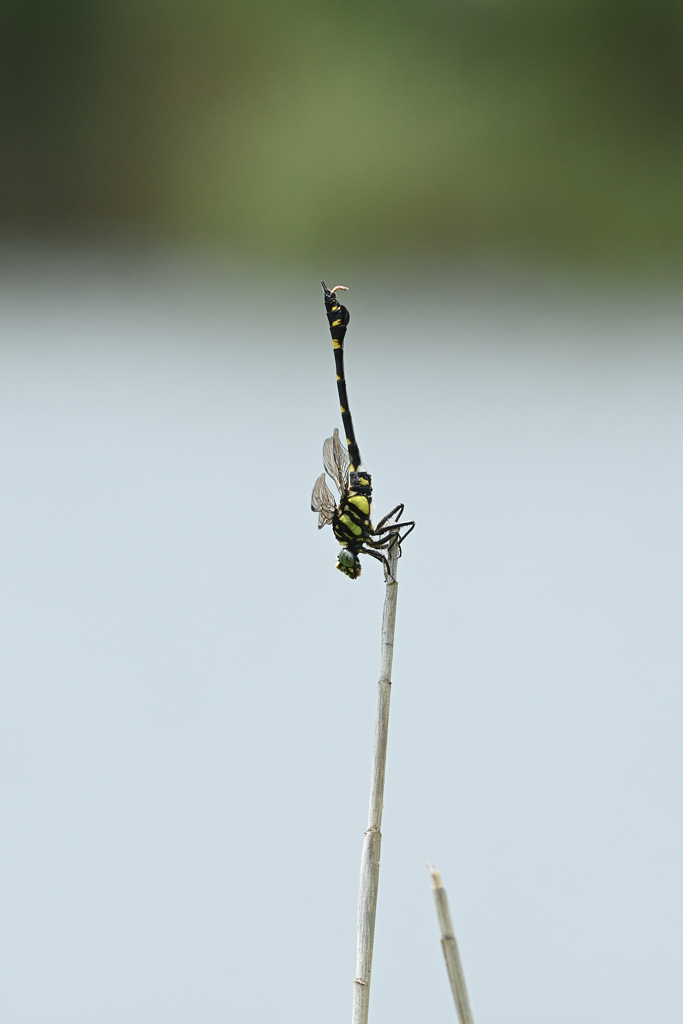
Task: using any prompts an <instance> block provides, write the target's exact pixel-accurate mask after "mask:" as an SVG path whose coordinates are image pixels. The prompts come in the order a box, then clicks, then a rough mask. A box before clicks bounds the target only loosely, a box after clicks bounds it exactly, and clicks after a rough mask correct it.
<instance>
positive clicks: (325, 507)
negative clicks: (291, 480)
mask: <svg viewBox="0 0 683 1024" xmlns="http://www.w3.org/2000/svg"><path fill="white" fill-rule="evenodd" d="M336 507H337V506H336V503H335V500H334V496H333V494H332V491H331V490H330V489H329V487H328V486H327V484H326V483H325V474H324V473H321V474H320V476H319V477H318V479H317V480H316V482H315V483H314V484H313V493H312V495H311V511H312V512H317V513H318V529H319V530H322V528H323V526H327V524H328V523H331V522H332V518H333V516H334V512H335V509H336Z"/></svg>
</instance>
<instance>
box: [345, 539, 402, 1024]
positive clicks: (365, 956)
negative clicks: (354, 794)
mask: <svg viewBox="0 0 683 1024" xmlns="http://www.w3.org/2000/svg"><path fill="white" fill-rule="evenodd" d="M387 560H388V562H389V568H390V570H391V576H389V577H388V578H387V583H386V591H385V595H384V613H383V615H382V642H381V653H380V668H379V682H378V683H377V710H376V714H375V739H374V746H373V753H372V779H371V783H370V808H369V812H368V827H367V831H366V833H365V840H364V842H363V852H362V854H361V863H360V883H359V886H358V938H357V957H356V977H355V979H354V983H353V1016H352V1021H353V1024H367V1021H368V1009H369V1005H370V975H371V973H372V951H373V945H374V939H375V916H376V913H377V889H378V886H379V856H380V848H381V845H382V833H381V831H380V829H381V827H382V808H383V806H384V776H385V770H386V763H387V736H388V731H389V701H390V699H391V665H392V660H393V655H394V627H395V624H396V600H397V598H398V583H397V581H396V565H397V562H398V544H393V545H392V547H391V550H390V551H389V552H388V554H387ZM392 577H393V579H392Z"/></svg>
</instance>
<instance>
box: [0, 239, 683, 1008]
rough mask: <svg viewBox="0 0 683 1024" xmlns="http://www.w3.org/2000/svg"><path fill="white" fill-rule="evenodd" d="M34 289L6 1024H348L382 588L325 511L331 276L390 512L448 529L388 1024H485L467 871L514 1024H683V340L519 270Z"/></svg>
mask: <svg viewBox="0 0 683 1024" xmlns="http://www.w3.org/2000/svg"><path fill="white" fill-rule="evenodd" d="M252 269H253V268H252ZM1 270H2V276H1V279H0V329H1V331H2V346H1V353H0V527H1V529H0V593H1V603H2V607H1V610H0V628H1V631H2V635H1V639H0V672H1V676H2V680H3V685H2V708H1V722H2V737H1V746H0V751H1V756H2V768H3V779H4V781H3V785H2V805H1V808H0V815H1V820H2V852H1V858H2V860H1V868H0V881H1V885H2V914H1V919H2V926H1V934H2V945H3V948H2V955H1V957H0V962H1V963H2V974H3V977H2V980H1V982H0V993H1V994H0V1015H1V1016H2V1019H3V1020H5V1021H7V1022H8V1024H95V1022H96V1024H217V1022H226V1021H248V1022H254V1024H261V1022H263V1024H266V1022H268V1024H271V1022H274V1021H278V1022H290V1021H291V1022H297V1024H319V1022H320V1021H326V1022H328V1024H337V1022H345V1021H348V1020H349V1019H350V1000H351V979H352V978H353V975H354V967H355V909H356V908H355V904H356V884H357V871H358V863H359V855H360V848H361V841H362V834H363V830H364V828H365V818H366V809H367V794H368V783H369V765H370V744H371V735H372V725H373V714H374V687H375V681H376V676H377V667H378V638H379V624H380V616H381V602H382V591H383V585H382V580H381V570H380V567H379V566H376V565H375V564H374V563H372V564H370V565H368V566H367V567H366V570H365V572H364V575H363V578H362V579H361V580H360V581H359V582H358V583H357V584H352V583H351V582H350V581H348V580H347V579H345V578H343V577H342V576H341V574H339V573H337V572H335V571H334V560H335V551H336V545H335V543H334V541H333V538H332V536H331V534H330V532H329V531H325V532H322V533H320V534H319V533H318V531H317V529H316V524H315V517H314V516H313V515H312V513H310V511H309V508H308V505H309V495H310V490H311V486H312V484H313V481H314V480H315V478H316V476H317V475H318V474H319V472H320V470H321V457H320V449H321V445H322V441H323V439H324V438H325V437H326V436H328V434H329V433H331V431H332V428H333V427H334V426H335V425H337V424H338V420H339V416H338V409H337V400H336V393H335V386H334V373H333V361H332V354H331V348H330V343H329V338H328V334H327V325H326V321H325V318H324V311H323V308H322V301H321V295H320V292H319V285H318V283H317V278H318V277H319V276H321V275H322V276H324V277H325V278H326V280H327V281H328V284H336V283H337V282H338V281H339V280H341V281H343V282H344V283H346V284H350V285H352V286H353V288H352V291H351V292H350V293H349V296H348V303H349V306H350V308H351V311H352V325H351V330H350V333H349V335H348V341H347V370H348V379H349V388H350V396H351V403H352V410H353V412H354V415H355V418H356V423H357V431H358V436H359V440H360V442H361V450H362V452H363V454H364V457H365V461H366V464H367V465H368V467H369V468H370V470H371V471H372V472H373V475H374V479H375V484H376V502H377V511H378V512H379V513H381V512H382V511H385V510H387V509H388V508H389V507H391V506H392V505H393V504H395V503H396V502H397V501H399V500H402V501H405V502H406V505H407V511H408V512H409V514H410V516H411V517H413V516H414V517H415V518H416V519H417V521H418V529H417V530H416V531H415V533H414V534H413V536H411V538H410V541H409V543H408V544H407V545H406V552H405V558H404V559H403V561H402V563H401V566H400V578H401V592H400V597H399V610H398V626H397V649H396V658H395V673H394V684H395V685H394V693H393V706H392V721H391V731H390V744H389V764H388V776H387V791H386V810H385V820H384V836H385V838H384V848H383V862H382V877H381V887H380V901H379V919H378V926H377V947H376V961H375V973H374V978H373V995H372V1006H371V1016H372V1022H373V1024H413V1022H416V1021H420V1022H422V1021H425V1022H426V1021H434V1022H437V1021H444V1022H447V1021H454V1020H455V1014H454V1009H453V1006H452V1003H451V997H450V993H449V991H448V988H447V983H446V976H445V971H444V968H443V964H442V960H441V951H440V948H439V944H438V933H437V926H436V919H435V913H434V909H433V905H432V902H431V895H430V891H429V878H428V873H427V870H426V868H425V862H426V861H427V860H430V861H433V862H434V863H435V864H437V865H438V866H439V868H440V869H441V870H442V872H443V875H444V879H445V882H446V886H447V889H448V892H449V895H450V898H451V905H452V910H453V916H454V919H455V923H456V930H457V934H458V938H459V942H460V947H461V952H462V956H463V960H464V965H465V970H466V974H467V979H468V982H469V988H470V993H471V998H472V1003H473V1008H474V1014H475V1019H476V1021H477V1024H503V1022H505V1024H549V1022H552V1024H570V1022H571V1024H575V1022H576V1021H580V1022H581V1024H605V1022H608V1021H617V1020H618V1021H619V1022H620V1024H636V1022H638V1024H640V1022H642V1021H657V1022H659V1024H665V1022H672V1024H673V1022H679V1021H680V1019H681V1004H682V1002H683V999H682V994H681V981H680V978H681V968H680V965H681V958H682V955H683V925H682V922H683V901H682V899H681V895H682V887H681V864H682V861H683V828H682V825H681V796H682V783H681V768H682V760H683V758H682V754H681V728H682V726H683V694H682V685H681V683H682V679H681V668H682V665H683V646H682V633H681V622H682V615H683V579H682V577H683V543H682V540H681V537H682V524H683V347H682V345H681V331H680V315H679V314H680V307H679V306H678V305H677V303H675V302H673V301H672V300H671V299H669V298H667V297H666V295H658V296H653V295H650V296H649V297H647V296H639V295H638V294H636V293H635V292H633V291H629V290H628V289H623V290H622V291H619V289H615V288H613V289H612V290H611V292H610V293H609V294H608V295H605V294H601V293H600V292H599V291H597V290H591V289H589V288H588V287H587V286H586V285H585V284H582V283H581V282H574V283H573V284H567V283H565V284H563V285H562V287H560V286H559V285H557V283H556V282H554V281H553V278H552V276H551V275H550V274H548V275H546V276H545V277H544V278H543V279H541V280H539V279H534V277H533V276H532V275H526V274H520V275H518V276H517V277H514V276H510V275H509V274H507V275H506V273H504V272H501V271H500V270H496V269H494V268H488V269H486V268H479V269H478V270H477V271H476V272H473V271H469V270H466V269H464V268H458V267H451V268H447V269H446V268H445V269H442V270H441V271H439V272H435V271H432V272H431V273H428V272H427V268H422V271H414V272H413V273H412V275H410V274H408V272H407V271H406V270H404V271H402V272H400V273H398V276H395V277H394V280H393V282H392V281H391V278H390V275H389V271H388V270H387V269H386V268H384V270H381V271H380V270H378V269H377V268H374V269H373V268H372V267H365V268H349V267H348V266H339V267H331V266H325V267H320V268H312V270H311V272H310V274H309V273H308V272H306V273H304V272H303V271H302V272H294V271H292V272H291V274H290V275H289V277H288V279H287V280H286V281H285V280H280V279H277V278H276V277H274V276H273V274H272V272H269V271H267V270H266V269H263V268H261V272H260V278H259V279H258V280H256V278H255V279H254V280H253V281H252V279H251V277H250V272H248V271H239V272H238V271H237V270H236V269H235V268H232V269H231V268H230V267H229V266H226V267H223V268H222V269H221V267H220V266H214V268H213V269H211V270H209V269H208V268H206V267H204V266H203V265H202V264H201V262H200V261H196V260H195V261H194V262H191V261H190V262H189V263H185V262H183V260H182V259H180V258H176V259H171V258H170V257H165V258H163V259H161V258H159V259H157V260H154V259H152V258H151V257H149V256H148V257H147V258H143V257H137V258H135V259H133V258H131V257H130V256H128V257H126V256H125V255H120V256H119V257H113V256H110V255H107V254H103V253H97V252H92V253H85V254H84V253H81V254H77V253H67V252H52V253H49V252H38V251H37V250H32V249H30V248H27V249H24V250H21V251H19V250H6V251H5V252H4V254H3V256H2V268H1ZM421 274H422V275H423V276H420V275H421ZM269 276H270V280H269ZM392 360H393V363H394V365H395V373H394V374H393V375H392V377H391V379H390V377H389V375H388V374H387V372H386V370H385V369H383V368H384V367H386V366H387V362H388V361H389V363H391V361H392Z"/></svg>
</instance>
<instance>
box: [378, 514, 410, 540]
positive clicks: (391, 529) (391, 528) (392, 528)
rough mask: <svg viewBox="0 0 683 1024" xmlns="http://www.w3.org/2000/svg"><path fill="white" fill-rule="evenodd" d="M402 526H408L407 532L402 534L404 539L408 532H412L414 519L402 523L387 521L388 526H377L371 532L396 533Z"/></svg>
mask: <svg viewBox="0 0 683 1024" xmlns="http://www.w3.org/2000/svg"><path fill="white" fill-rule="evenodd" d="M404 526H407V527H408V530H407V532H406V533H404V534H403V538H402V539H403V540H405V539H406V537H407V536H408V534H409V533H412V532H413V530H414V529H415V523H414V521H413V520H412V519H410V520H406V521H405V522H404V523H389V525H388V526H378V527H376V529H374V530H373V531H372V532H373V534H379V533H384V534H388V533H393V534H396V533H398V532H399V531H400V530H402V529H403V528H404Z"/></svg>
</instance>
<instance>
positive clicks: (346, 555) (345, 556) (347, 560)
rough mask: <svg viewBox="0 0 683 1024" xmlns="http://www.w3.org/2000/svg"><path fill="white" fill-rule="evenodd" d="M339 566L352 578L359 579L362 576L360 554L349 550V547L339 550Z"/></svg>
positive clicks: (341, 570) (340, 569)
mask: <svg viewBox="0 0 683 1024" xmlns="http://www.w3.org/2000/svg"><path fill="white" fill-rule="evenodd" d="M337 568H338V569H339V571H340V572H343V573H344V575H345V576H349V577H350V578H351V579H352V580H357V579H358V577H359V576H360V559H359V558H358V555H354V553H353V551H349V549H348V548H342V549H341V551H340V552H339V559H338V561H337Z"/></svg>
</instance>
